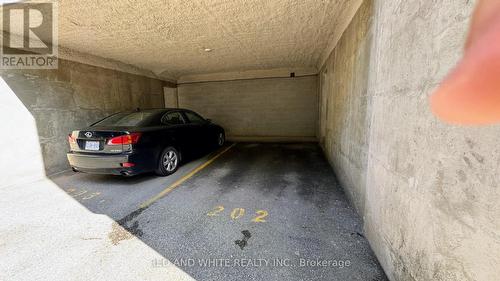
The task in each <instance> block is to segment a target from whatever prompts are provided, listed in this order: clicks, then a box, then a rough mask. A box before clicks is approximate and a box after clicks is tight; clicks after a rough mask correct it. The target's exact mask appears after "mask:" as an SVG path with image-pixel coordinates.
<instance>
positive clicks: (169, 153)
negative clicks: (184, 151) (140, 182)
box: [156, 146, 180, 176]
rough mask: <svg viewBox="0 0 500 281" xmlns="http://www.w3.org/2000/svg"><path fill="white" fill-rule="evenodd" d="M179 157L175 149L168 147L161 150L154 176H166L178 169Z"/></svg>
mask: <svg viewBox="0 0 500 281" xmlns="http://www.w3.org/2000/svg"><path fill="white" fill-rule="evenodd" d="M179 163H180V155H179V152H178V151H177V149H175V148H174V147H172V146H169V147H167V148H165V150H163V152H162V153H161V156H160V160H159V161H158V168H157V169H156V174H157V175H159V176H168V175H171V174H173V173H175V171H177V168H179Z"/></svg>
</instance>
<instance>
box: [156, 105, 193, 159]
mask: <svg viewBox="0 0 500 281" xmlns="http://www.w3.org/2000/svg"><path fill="white" fill-rule="evenodd" d="M161 123H162V124H163V125H164V126H167V131H168V132H169V138H173V139H174V141H175V144H176V145H177V146H179V147H178V148H180V149H181V150H186V148H190V147H191V146H192V145H193V144H192V142H193V139H192V138H191V136H190V128H189V127H188V124H187V120H186V117H185V116H184V115H183V114H182V113H181V112H180V111H178V110H175V111H169V112H167V113H165V114H164V115H163V117H162V118H161ZM165 141H166V142H168V141H169V139H167V140H165ZM165 145H172V144H169V143H165Z"/></svg>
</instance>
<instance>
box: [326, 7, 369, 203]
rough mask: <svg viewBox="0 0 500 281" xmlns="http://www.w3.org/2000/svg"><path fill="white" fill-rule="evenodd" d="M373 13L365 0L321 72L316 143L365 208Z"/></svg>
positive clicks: (352, 196)
mask: <svg viewBox="0 0 500 281" xmlns="http://www.w3.org/2000/svg"><path fill="white" fill-rule="evenodd" d="M371 13H372V5H371V1H366V2H364V3H363V5H362V6H361V7H360V8H359V10H358V13H357V14H356V16H355V17H354V18H353V20H352V22H351V24H350V25H349V27H348V28H347V29H346V31H345V32H344V34H343V37H342V38H341V40H340V41H339V43H338V44H337V46H336V48H335V49H334V50H333V52H332V53H331V55H330V57H329V58H328V59H327V61H326V62H325V65H324V66H323V67H322V68H321V70H320V74H319V75H320V87H321V88H320V119H319V124H320V125H319V133H318V135H319V141H320V145H321V146H322V147H323V149H324V151H325V153H326V156H327V158H328V160H329V161H330V164H331V165H332V166H333V167H334V169H335V171H336V174H337V178H338V179H339V181H340V182H341V184H342V186H343V187H344V189H345V190H346V193H347V195H348V196H349V198H350V200H351V201H352V202H353V203H354V205H355V207H356V208H357V210H358V212H362V210H363V209H364V193H365V185H366V177H365V176H366V164H367V155H368V138H369V135H370V134H369V133H370V126H369V122H370V120H369V117H370V116H369V114H368V113H369V112H368V110H369V104H368V102H369V99H368V95H367V87H368V66H369V59H370V48H371V45H370V43H371V32H370V25H369V24H370V22H371Z"/></svg>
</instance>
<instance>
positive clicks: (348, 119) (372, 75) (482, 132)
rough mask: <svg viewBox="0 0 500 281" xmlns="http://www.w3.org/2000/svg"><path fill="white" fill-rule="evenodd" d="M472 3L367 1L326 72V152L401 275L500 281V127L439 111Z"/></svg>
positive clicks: (369, 231) (386, 263) (390, 268)
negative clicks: (441, 89)
mask: <svg viewBox="0 0 500 281" xmlns="http://www.w3.org/2000/svg"><path fill="white" fill-rule="evenodd" d="M473 5H474V1H451V0H446V1H416V0H412V1H407V0H397V1H383V0H377V1H365V3H364V4H363V5H362V6H361V8H360V10H359V11H358V13H357V15H356V16H355V18H354V20H353V22H352V23H351V26H350V27H349V28H348V29H347V30H346V32H345V33H344V35H343V37H342V39H341V41H340V44H339V45H338V46H337V47H336V49H335V51H334V52H333V54H332V55H331V56H330V58H329V60H328V61H327V63H326V64H325V66H324V67H323V69H322V74H320V75H321V76H320V77H321V83H320V84H321V85H320V89H321V93H320V96H321V102H320V106H321V118H320V119H321V122H320V124H321V125H320V139H321V143H322V146H323V148H324V150H325V153H326V154H327V156H328V158H329V159H330V161H331V163H332V166H333V168H334V170H335V172H336V173H337V174H338V177H339V179H340V180H341V181H342V183H343V184H344V187H345V189H346V191H347V193H348V194H349V197H350V198H351V200H352V201H353V202H354V204H355V205H356V208H357V210H358V211H359V213H360V214H361V215H362V216H363V218H364V227H365V234H366V236H367V238H368V239H369V241H370V244H371V246H372V248H373V249H374V251H375V253H376V254H377V256H378V258H379V260H380V262H381V264H382V266H383V267H384V269H385V271H386V273H387V274H388V276H389V278H390V279H391V280H404V281H407V280H422V281H424V280H484V281H487V280H500V268H499V267H498V265H499V264H500V255H499V253H500V236H499V235H498V234H499V233H500V220H499V219H498V218H499V217H500V207H499V204H498V202H500V188H499V184H500V177H499V175H500V146H499V145H498V137H499V136H500V126H489V127H475V128H473V127H458V126H451V125H447V124H444V123H442V122H440V121H439V120H437V119H436V118H435V117H434V116H433V115H432V114H431V112H430V111H429V105H428V97H429V95H430V94H431V93H432V91H433V90H434V89H435V88H436V87H437V85H438V84H439V83H440V81H441V80H442V78H443V77H444V76H445V75H446V73H447V72H448V71H449V70H450V69H451V68H452V67H453V66H454V64H455V63H456V62H457V60H458V59H459V57H460V55H461V52H462V48H463V43H464V41H465V36H466V32H467V28H468V23H469V19H470V15H471V12H472V9H473ZM370 22H371V23H370ZM325 70H328V71H325Z"/></svg>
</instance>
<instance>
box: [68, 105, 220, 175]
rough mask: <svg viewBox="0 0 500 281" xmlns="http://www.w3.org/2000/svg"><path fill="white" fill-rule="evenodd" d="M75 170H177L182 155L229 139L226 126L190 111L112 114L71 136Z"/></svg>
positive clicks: (123, 172)
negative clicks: (226, 136)
mask: <svg viewBox="0 0 500 281" xmlns="http://www.w3.org/2000/svg"><path fill="white" fill-rule="evenodd" d="M68 141H69V145H70V151H69V153H68V154H67V155H68V160H69V163H70V165H71V167H72V168H73V170H74V171H81V172H87V173H95V174H114V175H124V176H131V175H136V174H139V173H144V172H153V171H154V172H155V173H156V174H158V175H160V176H167V175H170V174H172V173H174V172H175V171H176V170H177V168H178V167H179V164H180V163H181V161H182V159H183V158H184V157H185V156H188V155H191V156H193V155H196V154H197V153H199V152H200V151H207V150H208V149H210V148H213V147H220V146H222V145H223V144H224V142H225V133H224V129H223V128H222V127H221V126H219V125H216V124H214V123H212V122H211V121H210V120H209V119H205V118H203V117H201V116H200V115H199V114H197V113H196V112H193V111H191V110H187V109H178V108H176V109H145V110H136V111H130V112H120V113H116V114H114V115H111V116H109V117H107V118H105V119H103V120H101V121H99V122H97V123H94V124H92V125H90V126H89V127H87V128H84V129H82V130H78V131H73V132H72V133H71V134H70V135H69V136H68Z"/></svg>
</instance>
